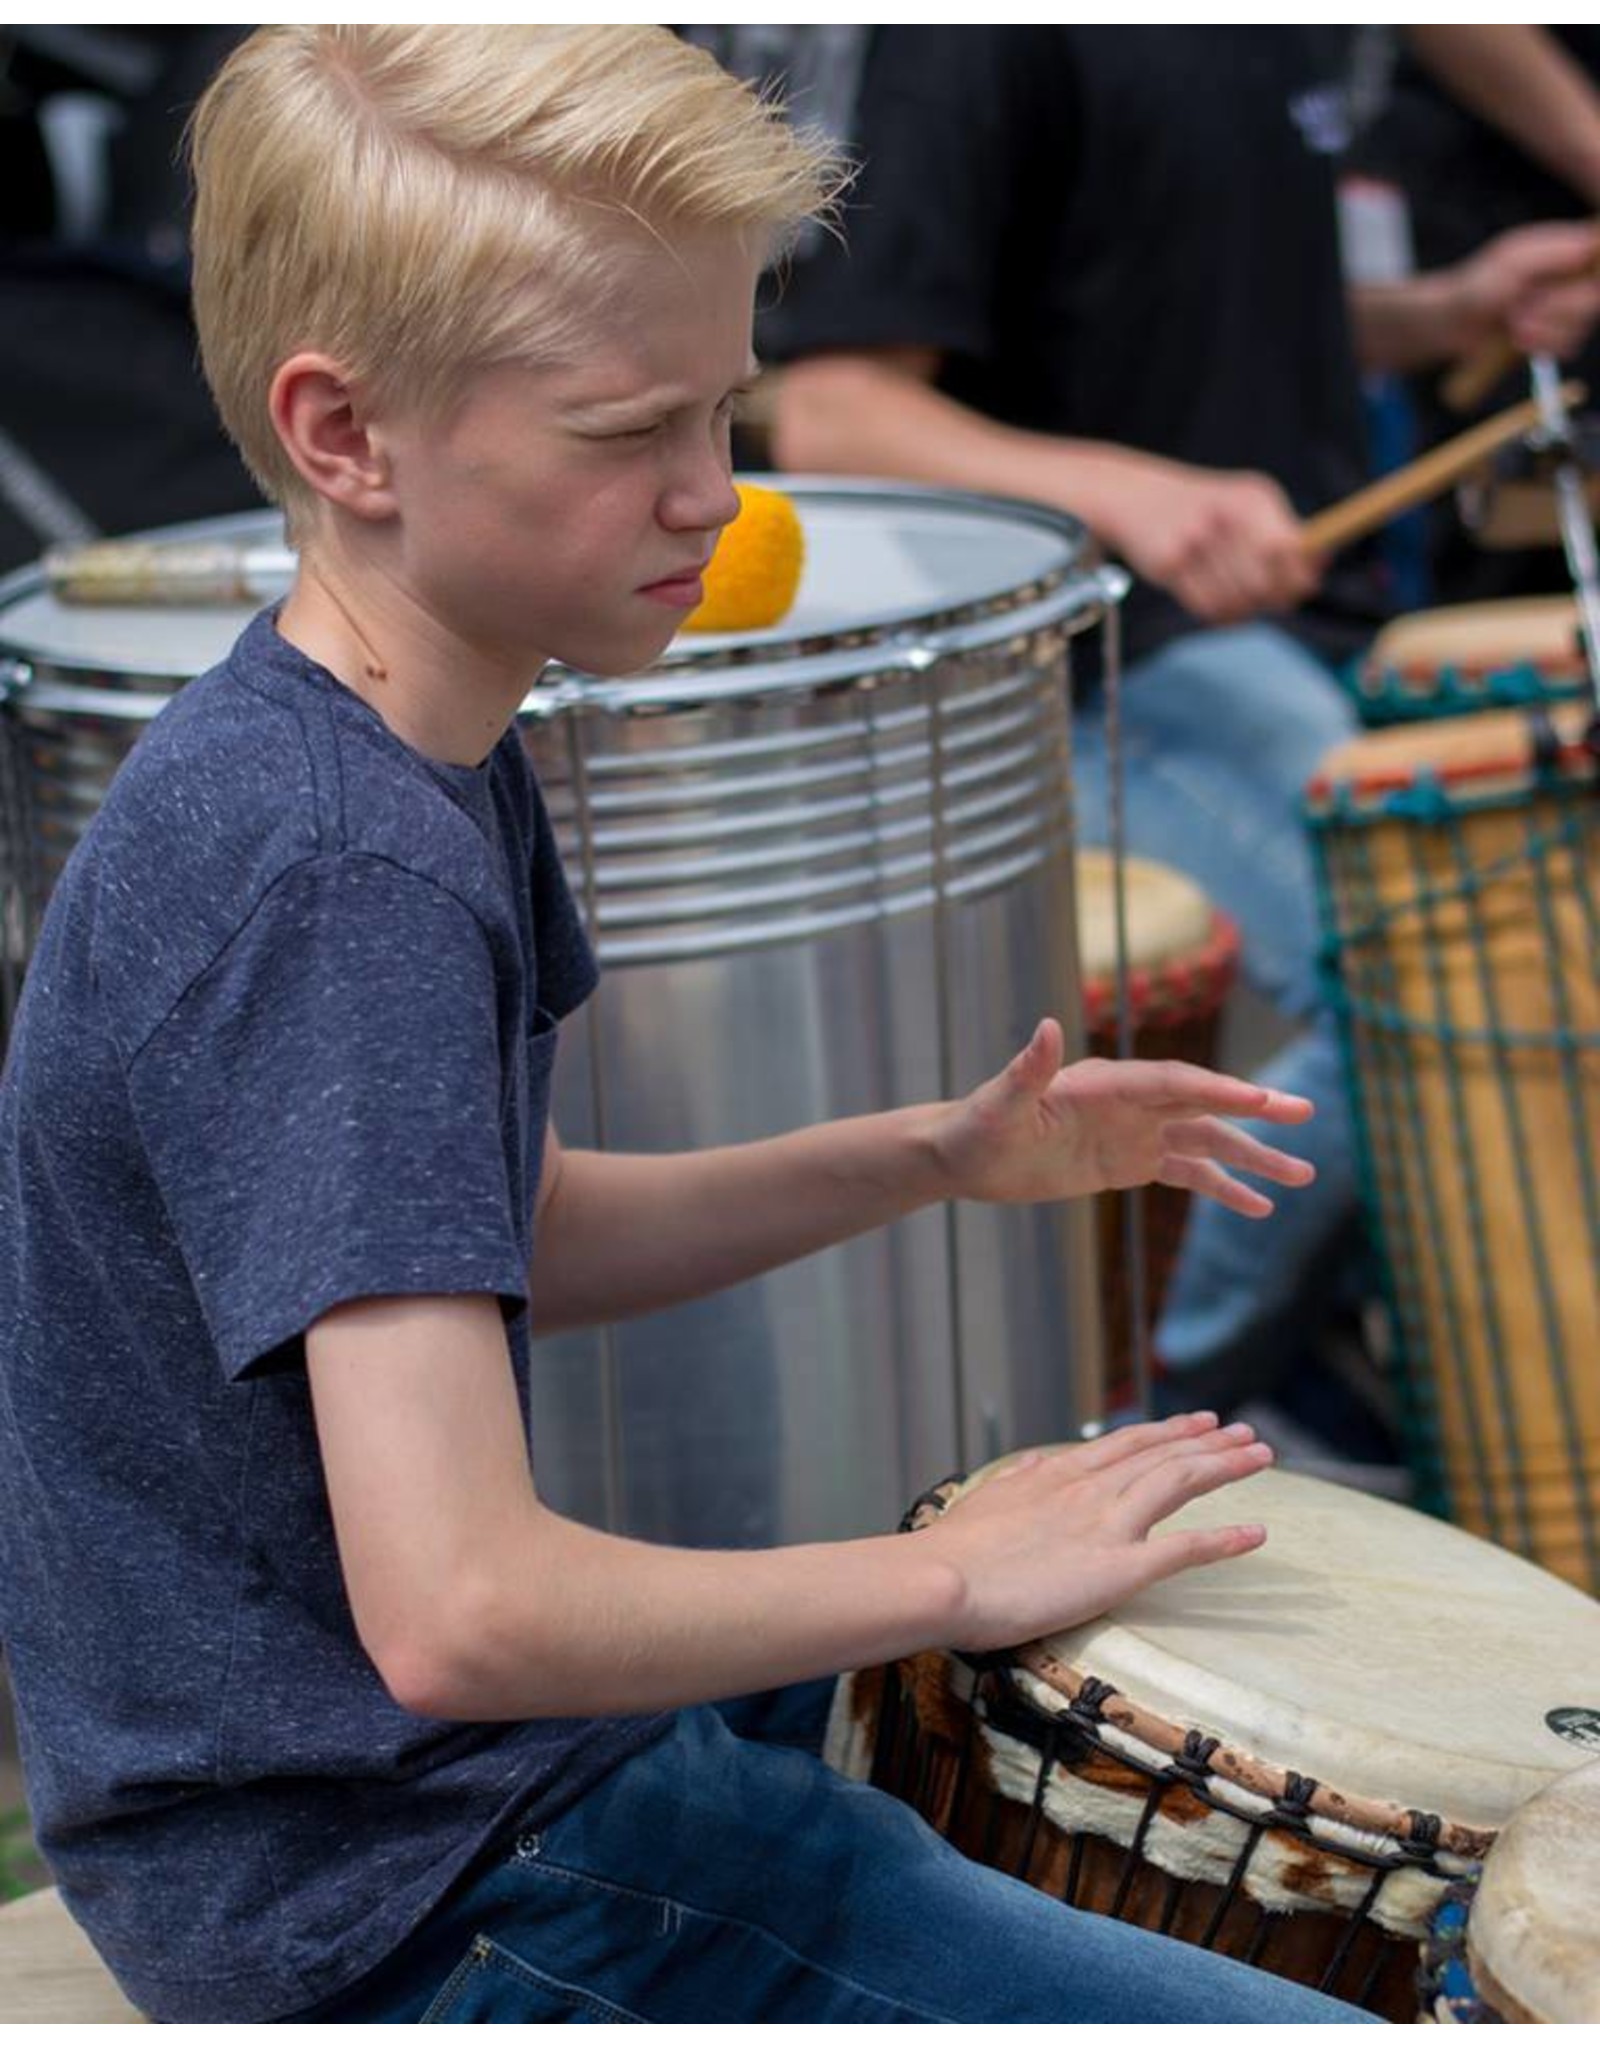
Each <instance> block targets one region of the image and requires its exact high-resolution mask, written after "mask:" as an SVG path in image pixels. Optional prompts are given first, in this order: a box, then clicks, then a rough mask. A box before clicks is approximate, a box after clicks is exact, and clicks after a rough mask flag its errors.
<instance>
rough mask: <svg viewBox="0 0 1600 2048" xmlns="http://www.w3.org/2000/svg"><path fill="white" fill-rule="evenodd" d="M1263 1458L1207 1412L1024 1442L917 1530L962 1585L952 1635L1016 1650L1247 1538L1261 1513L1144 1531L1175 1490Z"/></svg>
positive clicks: (1248, 1439)
mask: <svg viewBox="0 0 1600 2048" xmlns="http://www.w3.org/2000/svg"><path fill="white" fill-rule="evenodd" d="M1271 1463H1272V1452H1271V1450H1270V1448H1269V1447H1268V1446H1267V1445H1266V1444H1263V1443H1259V1442H1257V1441H1256V1437H1255V1432H1254V1431H1253V1430H1252V1429H1251V1428H1250V1426H1249V1425H1248V1423H1230V1424H1228V1425H1227V1426H1226V1427H1220V1428H1219V1427H1218V1424H1217V1418H1216V1416H1215V1415H1212V1414H1209V1413H1203V1414H1194V1415H1176V1416H1173V1417H1171V1418H1170V1419H1169V1420H1168V1421H1165V1422H1143V1423H1135V1424H1133V1425H1132V1426H1131V1427H1129V1428H1126V1429H1118V1430H1113V1431H1112V1432H1111V1434H1110V1435H1109V1436H1105V1437H1101V1438H1099V1439H1098V1440H1097V1441H1095V1442H1093V1443H1086V1444H1074V1445H1070V1446H1068V1447H1067V1448H1065V1449H1060V1450H1051V1451H1030V1452H1028V1453H1026V1454H1025V1455H1024V1456H1023V1457H1021V1458H1019V1459H1018V1460H1017V1461H1016V1462H1015V1463H1014V1464H1012V1465H1009V1466H1007V1467H1006V1468H1005V1469H1004V1470H1003V1471H1001V1472H998V1473H996V1474H995V1475H994V1477H993V1478H992V1479H990V1480H988V1481H986V1482H985V1483H984V1484H983V1485H982V1486H980V1487H977V1488H975V1489H974V1490H973V1491H971V1492H970V1493H965V1494H963V1495H962V1496H961V1497H960V1498H959V1499H958V1500H957V1501H956V1502H955V1503H954V1504H953V1505H952V1506H951V1507H949V1508H947V1509H946V1511H945V1512H944V1514H942V1515H941V1516H940V1517H939V1519H938V1520H937V1521H936V1522H934V1523H931V1524H930V1525H929V1526H928V1527H927V1528H926V1529H924V1530H922V1531H920V1532H919V1534H918V1538H917V1540H918V1541H920V1542H923V1543H926V1544H928V1545H929V1546H930V1547H932V1548H936V1549H937V1550H938V1551H939V1552H940V1553H941V1555H942V1557H943V1560H944V1562H945V1563H946V1564H948V1565H950V1566H951V1567H952V1568H953V1569H954V1570H955V1571H956V1572H957V1574H958V1575H959V1577H960V1580H961V1584H962V1586H963V1588H964V1599H963V1602H962V1608H961V1614H960V1619H959V1622H958V1624H957V1627H956V1630H955V1633H954V1635H953V1637H952V1643H953V1645H954V1646H955V1647H957V1648H959V1649H962V1650H972V1651H983V1650H1005V1649H1013V1648H1015V1647H1016V1646H1017V1645H1018V1644H1021V1643H1028V1642H1032V1641H1034V1640H1036V1639H1037V1638H1038V1637H1040V1636H1044V1635H1050V1634H1052V1633H1054V1632H1055V1631H1056V1630H1058V1629H1066V1628H1073V1627H1076V1626H1077V1624H1078V1623H1079V1622H1083V1621H1088V1620H1091V1619H1092V1618H1093V1617H1094V1616H1096V1615H1099V1614H1104V1613H1106V1612H1107V1611H1108V1610H1110V1609H1111V1608H1114V1607H1115V1606H1117V1605H1118V1603H1119V1602H1121V1601H1123V1600H1126V1599H1127V1598H1128V1597H1129V1595H1130V1594H1133V1593H1137V1592H1139V1591H1140V1590H1141V1588H1143V1587H1145V1586H1149V1585H1153V1584H1154V1583H1155V1582H1156V1581H1157V1580H1158V1579H1164V1578H1170V1577H1171V1576H1172V1574H1173V1573H1174V1572H1180V1571H1187V1570H1190V1569H1191V1568H1192V1567H1194V1566H1196V1565H1203V1564H1215V1563H1217V1562H1218V1561H1219V1560H1221V1559H1223V1558H1228V1557H1240V1556H1243V1555H1244V1553H1245V1552H1246V1551H1250V1550H1255V1549H1257V1548H1258V1547H1259V1546H1260V1545H1261V1544H1262V1543H1263V1542H1265V1540H1266V1533H1267V1532H1266V1530H1265V1529H1264V1528H1262V1527H1261V1526H1260V1524H1259V1523H1236V1524H1232V1525H1229V1526H1224V1527H1220V1528H1211V1529H1181V1530H1174V1531H1172V1532H1170V1533H1169V1534H1166V1535H1159V1534H1152V1531H1153V1530H1154V1528H1155V1525H1156V1524H1157V1523H1158V1522H1160V1521H1162V1520H1164V1518H1165V1517H1166V1516H1168V1515H1170V1514H1172V1513H1174V1512H1175V1511H1176V1510H1177V1509H1178V1508H1180V1507H1182V1506H1183V1505H1184V1503H1185V1502H1186V1501H1191V1500H1197V1499H1199V1498H1200V1496H1201V1495H1203V1494H1207V1493H1211V1492H1214V1491H1215V1490H1216V1489H1217V1488H1218V1487H1222V1486H1226V1485H1228V1484H1230V1483H1231V1482H1232V1481H1234V1480H1236V1479H1246V1478H1248V1477H1249V1476H1250V1474H1251V1473H1253V1472H1260V1471H1262V1470H1263V1469H1264V1468H1265V1467H1266V1466H1268V1465H1270V1464H1271Z"/></svg>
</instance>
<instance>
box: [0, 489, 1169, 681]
mask: <svg viewBox="0 0 1600 2048" xmlns="http://www.w3.org/2000/svg"><path fill="white" fill-rule="evenodd" d="M785 489H786V491H787V492H788V493H789V495H791V496H792V497H793V498H794V499H795V500H796V501H797V503H798V504H799V505H800V507H801V509H802V511H803V510H804V509H805V507H806V505H807V504H808V503H810V504H812V505H815V506H821V505H824V504H826V503H827V502H828V501H830V500H837V501H842V502H845V503H849V504H856V505H865V506H867V507H868V508H869V509H870V508H872V507H879V508H881V509H882V510H883V511H884V513H885V514H888V513H891V512H893V511H894V510H895V509H896V508H897V507H909V508H912V509H915V510H919V511H927V510H929V509H930V508H934V507H943V508H944V509H946V510H948V511H952V512H955V513H965V514H969V515H972V514H976V515H981V516H988V517H990V518H992V519H995V520H999V521H1004V522H1005V523H1007V524H1010V525H1013V526H1024V527H1027V528H1029V529H1031V530H1032V531H1033V532H1034V533H1035V534H1040V533H1042V534H1044V535H1046V536H1047V537H1049V538H1051V539H1053V540H1055V541H1057V542H1058V543H1059V544H1060V553H1059V558H1058V559H1056V560H1055V561H1053V562H1052V563H1051V564H1050V565H1049V566H1048V567H1046V568H1044V569H1041V570H1037V571H1036V572H1035V573H1034V574H1033V575H1031V576H1028V577H1025V578H1019V580H1018V581H1017V582H1015V583H1014V584H1009V585H1003V586H999V587H997V588H996V589H994V590H993V591H991V592H987V593H980V594H978V595H975V596H972V597H969V598H967V599H965V600H964V601H962V602H961V603H958V604H950V603H939V602H937V601H934V600H932V599H930V598H928V597H924V598H923V599H922V600H921V601H920V602H918V603H915V604H909V605H908V604H902V605H901V606H900V607H899V608H898V609H895V608H891V609H889V610H887V611H885V612H883V613H881V614H875V615H872V616H871V617H863V618H861V619H860V620H859V621H857V622H854V623H851V624H846V625H841V626H839V627H837V628H836V629H834V630H822V629H819V628H817V627H810V628H804V629H796V628H794V627H789V628H787V629H786V628H785V627H783V626H781V625H780V626H778V627H772V628H768V629H766V630H764V631H762V632H759V633H750V634H717V633H708V634H705V635H703V636H697V637H696V638H695V639H694V640H692V641H686V642H676V641H675V642H674V643H673V645H672V646H671V647H670V648H669V649H668V650H667V652H666V653H665V654H664V655H663V657H662V659H661V660H660V662H658V663H657V664H656V665H655V666H654V667H653V668H651V669H649V670H646V671H644V672H643V673H642V674H641V675H639V676H634V677H627V678H607V679H603V680H598V679H591V678H587V677H583V676H581V675H579V674H578V672H577V671H574V670H569V669H566V668H563V667H562V666H561V665H560V664H559V663H553V664H552V665H551V667H550V669H549V671H548V672H547V673H548V680H547V681H544V682H541V683H540V684H539V685H537V686H536V687H535V688H534V689H532V690H531V691H530V692H529V694H528V696H527V698H526V699H525V700H524V702H523V705H522V715H523V716H524V717H534V718H541V717H542V718H549V717H555V716H558V715H561V714H563V713H566V712H569V711H571V710H573V709H581V708H585V707H593V708H595V709H598V710H603V711H606V712H611V713H638V714H640V715H645V716H650V715H660V714H662V713H665V712H691V711H694V710H697V709H700V708H702V707H703V706H704V705H706V704H708V703H716V702H720V701H723V700H725V699H734V700H740V699H743V698H746V697H759V696H761V695H764V694H768V693H770V694H774V695H779V696H786V697H793V696H797V695H802V694H804V693H805V691H806V689H807V687H808V686H814V687H816V688H818V689H826V688H828V687H829V686H833V685H837V686H848V685H849V684H852V683H855V682H862V683H866V684H868V685H870V684H871V683H872V682H873V681H874V680H881V679H883V678H884V677H886V676H887V675H889V674H891V673H894V672H897V671H906V672H910V673H917V672H920V671H922V670H925V669H928V668H931V667H933V666H934V665H935V664H936V663H937V662H939V661H940V660H942V659H946V658H952V657H958V656H960V655H963V654H967V653H970V652H974V651H976V650H978V649H980V648H987V647H991V646H994V645H997V644H1003V643H1004V642H1006V641H1007V640H1008V639H1011V638H1012V637H1017V638H1023V637H1026V636H1027V635H1028V634H1030V633H1036V632H1041V631H1046V630H1051V629H1053V630H1054V631H1056V632H1058V633H1061V634H1062V635H1064V637H1066V638H1068V639H1070V638H1072V637H1074V636H1075V635H1077V634H1079V633H1082V632H1086V631H1088V630H1090V629H1091V628H1092V627H1094V626H1096V625H1098V624H1099V623H1100V622H1101V621H1102V620H1103V619H1104V618H1105V616H1106V614H1107V613H1108V612H1109V611H1111V610H1113V609H1115V607H1116V606H1117V605H1118V604H1120V603H1121V601H1122V599H1123V597H1124V596H1125V595H1126V593H1127V591H1128V589H1129V588H1130V585H1131V578H1130V577H1129V576H1128V575H1127V573H1126V572H1125V571H1124V570H1122V569H1120V568H1118V567H1116V566H1115V565H1114V564H1104V563H1101V562H1100V561H1099V559H1098V556H1097V552H1096V550H1095V547H1094V544H1093V541H1092V539H1091V536H1090V535H1089V532H1088V529H1087V528H1086V527H1085V526H1084V525H1083V523H1082V521H1081V520H1079V519H1076V518H1074V517H1073V516H1072V515H1071V514H1070V513H1066V512H1060V511H1057V510H1056V509H1055V508H1054V507H1051V506H1047V505H1041V504H1038V503H1036V502H1034V501H1032V500H1028V499H1020V498H1007V497H1002V496H998V495H993V494H986V493H979V492H972V491H954V490H935V489H926V488H922V487H919V486H913V485H906V484H893V483H888V482H883V481H879V480H874V479H863V478H859V477H820V476H818V477H811V476H803V477H798V476H797V477H792V478H788V479H787V480H786V481H785ZM269 529H271V530H273V531H276V530H277V522H276V520H275V518H274V516H273V515H272V514H270V513H268V512H263V511H251V512H241V513H233V514H228V515H223V516H221V517H217V518H213V519H205V520H192V521H186V522H184V523H183V524H181V525H173V526H166V527H160V528H153V529H150V530H149V531H147V532H144V533H141V534H139V535H137V536H130V538H138V539H141V540H149V541H153V542H171V543H172V544H174V545H177V544H183V543H193V542H198V541H202V540H215V541H217V542H219V543H224V542H230V541H231V542H238V543H241V544H249V542H250V541H251V540H252V539H259V538H260V537H261V536H262V535H263V534H264V533H265V532H267V531H268V530H269ZM45 587H46V577H45V572H44V568H43V565H42V564H40V563H29V564H26V565H24V566H23V567H21V568H19V569H16V570H13V571H11V572H10V573H9V574H7V575H5V576H3V577H0V698H3V697H5V696H8V695H9V696H13V697H19V698H23V699H26V697H27V696H28V694H29V691H30V689H34V688H37V687H39V686H41V685H42V684H44V683H46V682H53V683H55V684H57V685H59V686H61V687H63V688H71V687H74V683H75V679H76V678H78V677H80V676H81V677H89V678H93V679H94V682H95V684H97V685H98V686H99V687H101V688H105V687H110V688H113V689H116V688H119V687H122V685H121V683H120V681H119V680H117V679H121V678H128V679H129V680H130V681H131V682H134V683H135V685H136V684H137V682H147V683H154V684H156V685H157V686H158V687H159V686H160V685H161V684H163V683H167V684H171V685H172V686H173V687H174V688H180V687H181V686H182V685H183V684H184V683H185V682H188V681H191V680H192V679H193V678H192V677H191V676H190V675H188V674H180V675H176V676H175V675H173V674H172V673H171V672H170V670H169V669H165V668H163V667H162V666H161V664H160V662H159V661H151V662H149V663H147V664H143V663H141V662H139V660H138V659H137V658H136V657H130V658H129V659H128V660H127V661H125V662H119V663H117V664H114V665H113V664H108V663H107V662H106V661H105V660H103V659H101V658H98V657H90V656H87V655H85V656H81V657H80V656H73V655H68V654H62V653H60V652H54V651H52V650H50V649H48V648H45V647H39V646H33V645H28V644H23V643H19V642H16V641H14V640H12V639H10V638H9V637H8V634H7V630H6V613H7V610H8V609H9V608H10V607H11V606H12V605H14V604H16V603H19V602H20V601H21V600H23V599H24V598H28V597H33V596H36V595H38V594H39V593H40V592H41V591H42V590H43V589H44V588H45ZM261 608H262V607H261V605H259V604H256V603H254V602H251V603H250V604H248V605H246V606H244V607H239V608H238V609H241V610H245V611H248V612H252V613H253V612H255V611H258V610H260V609H261ZM223 652H224V653H225V652H226V649H224V650H223ZM197 673H198V671H197Z"/></svg>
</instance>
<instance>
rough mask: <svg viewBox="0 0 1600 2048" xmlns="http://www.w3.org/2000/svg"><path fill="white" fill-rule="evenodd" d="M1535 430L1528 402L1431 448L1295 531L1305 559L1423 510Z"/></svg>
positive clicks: (1535, 413) (1580, 394)
mask: <svg viewBox="0 0 1600 2048" xmlns="http://www.w3.org/2000/svg"><path fill="white" fill-rule="evenodd" d="M1561 391H1562V396H1563V398H1564V399H1565V401H1566V403H1567V405H1568V406H1569V407H1571V406H1575V405H1581V404H1582V402H1583V400H1584V399H1585V398H1586V397H1587V396H1588V389H1587V386H1585V385H1583V384H1580V383H1578V382H1577V381H1576V380H1574V381H1573V382H1571V383H1567V384H1563V385H1562V387H1561ZM1538 425H1539V406H1538V402H1537V401H1536V400H1534V399H1531V398H1529V399H1524V400H1523V402H1522V403H1521V404H1520V405H1511V406H1507V407H1506V409H1505V411H1504V412H1497V413H1496V414H1495V415H1494V417H1493V418H1492V419H1487V420H1481V421H1480V422H1479V423H1478V425H1477V426H1475V427H1469V428H1468V429H1467V431H1466V432H1465V433H1464V434H1457V435H1456V436H1455V437H1454V439H1452V440H1449V441H1441V442H1440V444H1439V446H1438V447H1437V448H1430V449H1429V450H1428V452H1427V454H1426V455H1419V456H1418V457H1417V459H1416V461H1415V462H1408V463H1407V464H1406V465H1405V467H1404V468H1403V469H1397V470H1395V471H1394V472H1393V473H1392V474H1391V475H1389V476H1383V477H1379V479H1378V481H1377V482H1376V483H1372V484H1368V485H1366V486H1365V488H1364V489H1362V490H1359V491H1354V492H1352V493H1351V495H1350V496H1349V497H1348V498H1341V499H1340V501H1339V502H1338V504H1337V505H1330V506H1328V508H1327V509H1326V511H1323V512H1318V513H1316V514H1315V515H1314V516H1313V517H1312V518H1310V519H1308V520H1306V521H1305V523H1304V525H1303V526H1302V527H1301V529H1300V531H1301V537H1302V540H1303V541H1304V544H1305V549H1306V553H1307V554H1311V555H1322V554H1331V553H1333V552H1334V550H1336V549H1338V548H1342V547H1347V546H1348V545H1349V544H1350V542H1351V541H1353V540H1360V539H1361V538H1362V536H1363V535H1364V534H1368V533H1371V532H1373V531H1374V530H1375V529H1376V528H1378V527H1380V526H1387V525H1388V523H1389V521H1390V520H1391V519H1398V518H1399V516H1400V514H1401V513H1402V512H1409V511H1410V510H1411V508H1412V506H1413V505H1422V504H1425V503H1426V502H1427V500H1428V499H1429V498H1436V497H1438V495H1439V494H1440V492H1441V491H1446V490H1448V489H1449V488H1450V486H1451V485H1452V484H1453V483H1456V482H1457V481H1458V480H1459V479H1460V478H1461V477H1464V476H1465V475H1466V474H1467V472H1468V471H1469V470H1472V469H1476V468H1477V466H1478V464H1479V463H1480V462H1483V461H1485V460H1486V459H1487V458H1488V457H1489V456H1491V455H1492V454H1493V453H1494V452H1495V450H1496V449H1497V448H1501V447H1503V446H1504V445H1505V443H1506V442H1507V441H1515V440H1516V439H1517V438H1518V436H1519V435H1522V434H1526V433H1528V432H1530V431H1531V430H1532V429H1533V428H1535V427H1537V426H1538Z"/></svg>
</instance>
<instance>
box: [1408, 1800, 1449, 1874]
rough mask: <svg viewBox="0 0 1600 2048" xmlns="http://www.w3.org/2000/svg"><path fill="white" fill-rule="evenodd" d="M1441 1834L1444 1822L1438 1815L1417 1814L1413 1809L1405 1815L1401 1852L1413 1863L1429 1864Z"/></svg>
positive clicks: (1435, 1852)
mask: <svg viewBox="0 0 1600 2048" xmlns="http://www.w3.org/2000/svg"><path fill="white" fill-rule="evenodd" d="M1443 1832H1444V1822H1443V1821H1442V1820H1441V1819H1440V1818H1439V1816H1438V1814H1436V1813H1419V1812H1418V1811H1417V1810H1416V1809H1415V1808H1414V1807H1413V1808H1411V1809H1410V1810H1409V1811H1408V1812H1407V1814H1406V1831H1405V1835H1404V1837H1403V1838H1402V1840H1401V1843H1400V1847H1401V1850H1402V1852H1403V1853H1404V1854H1405V1855H1406V1856H1407V1857H1409V1858H1410V1860H1411V1861H1412V1862H1413V1863H1431V1862H1432V1861H1433V1859H1434V1856H1435V1855H1436V1854H1437V1852H1438V1848H1439V1837H1440V1836H1441V1835H1442V1834H1443Z"/></svg>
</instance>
